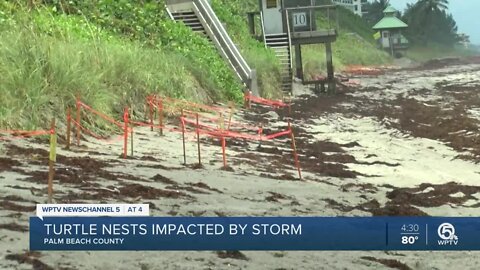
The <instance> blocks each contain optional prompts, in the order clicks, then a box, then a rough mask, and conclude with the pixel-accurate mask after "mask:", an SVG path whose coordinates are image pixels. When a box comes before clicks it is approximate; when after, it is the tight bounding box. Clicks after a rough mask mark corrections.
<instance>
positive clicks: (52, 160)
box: [48, 118, 57, 203]
mask: <svg viewBox="0 0 480 270" xmlns="http://www.w3.org/2000/svg"><path fill="white" fill-rule="evenodd" d="M56 150H57V134H56V132H55V118H53V119H52V122H51V124H50V157H49V159H48V203H52V200H53V177H54V174H55V170H54V167H55V162H56V160H57V153H56Z"/></svg>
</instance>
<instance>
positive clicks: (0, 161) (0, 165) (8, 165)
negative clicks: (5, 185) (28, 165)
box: [0, 158, 22, 172]
mask: <svg viewBox="0 0 480 270" xmlns="http://www.w3.org/2000/svg"><path fill="white" fill-rule="evenodd" d="M21 165H22V163H20V162H19V161H17V160H13V159H9V158H0V172H3V171H9V170H11V169H12V167H17V166H21Z"/></svg>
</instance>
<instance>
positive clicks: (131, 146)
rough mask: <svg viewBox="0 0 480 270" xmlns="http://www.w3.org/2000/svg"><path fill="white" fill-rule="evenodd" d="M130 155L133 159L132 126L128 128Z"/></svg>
mask: <svg viewBox="0 0 480 270" xmlns="http://www.w3.org/2000/svg"><path fill="white" fill-rule="evenodd" d="M130 155H131V156H132V157H133V125H132V126H131V127H130Z"/></svg>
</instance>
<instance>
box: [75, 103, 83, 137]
mask: <svg viewBox="0 0 480 270" xmlns="http://www.w3.org/2000/svg"><path fill="white" fill-rule="evenodd" d="M76 104H77V120H76V121H77V129H76V132H77V146H80V125H81V123H80V122H81V115H82V112H81V108H80V97H79V96H77V102H76Z"/></svg>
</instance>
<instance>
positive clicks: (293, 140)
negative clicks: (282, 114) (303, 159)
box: [288, 121, 302, 180]
mask: <svg viewBox="0 0 480 270" xmlns="http://www.w3.org/2000/svg"><path fill="white" fill-rule="evenodd" d="M288 130H290V138H291V139H292V150H293V158H294V159H295V166H296V167H297V171H298V178H299V179H300V180H302V171H301V169H300V161H299V160H298V153H297V145H296V143H295V135H294V134H293V130H292V126H291V125H290V121H289V122H288Z"/></svg>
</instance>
